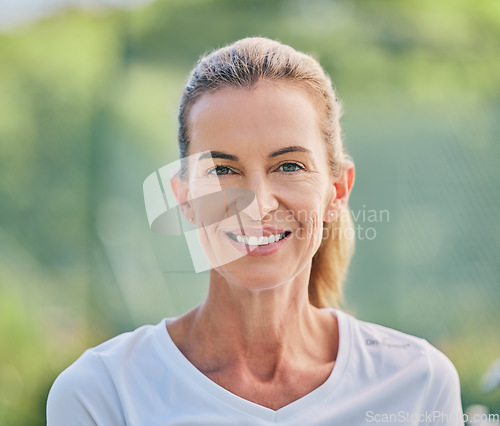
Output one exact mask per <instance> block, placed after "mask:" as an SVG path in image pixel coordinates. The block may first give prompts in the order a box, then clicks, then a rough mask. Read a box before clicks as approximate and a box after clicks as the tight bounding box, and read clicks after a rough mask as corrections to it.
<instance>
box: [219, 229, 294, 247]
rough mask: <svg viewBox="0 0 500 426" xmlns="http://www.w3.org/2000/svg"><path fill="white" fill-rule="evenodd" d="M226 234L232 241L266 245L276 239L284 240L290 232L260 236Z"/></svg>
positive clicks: (251, 244) (276, 240)
mask: <svg viewBox="0 0 500 426" xmlns="http://www.w3.org/2000/svg"><path fill="white" fill-rule="evenodd" d="M226 234H227V236H228V237H229V238H231V239H232V240H233V241H236V242H238V243H243V244H246V245H249V246H267V245H269V244H272V243H277V242H278V241H281V240H284V239H285V238H286V237H288V236H289V235H290V234H291V232H290V231H285V232H283V233H281V234H273V235H267V236H261V237H252V236H247V235H236V234H233V233H232V232H226Z"/></svg>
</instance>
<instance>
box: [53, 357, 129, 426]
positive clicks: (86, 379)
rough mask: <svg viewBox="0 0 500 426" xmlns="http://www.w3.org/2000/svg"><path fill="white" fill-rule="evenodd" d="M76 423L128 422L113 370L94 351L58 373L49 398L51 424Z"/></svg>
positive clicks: (67, 425)
mask: <svg viewBox="0 0 500 426" xmlns="http://www.w3.org/2000/svg"><path fill="white" fill-rule="evenodd" d="M76 425H78V426H94V425H97V426H108V425H113V426H119V425H125V420H124V418H123V413H122V409H121V405H120V400H119V398H118V394H117V391H116V388H115V386H114V384H113V381H112V380H111V377H110V375H109V372H108V370H107V368H106V366H105V365H104V363H103V362H102V361H101V359H100V358H99V356H98V355H97V354H95V353H93V352H91V351H87V352H85V353H84V354H83V355H82V356H81V357H80V358H79V359H78V360H77V361H76V362H75V363H74V364H72V365H71V366H70V367H68V368H67V369H66V370H64V371H63V372H62V373H61V374H60V375H59V376H58V377H57V379H56V380H55V382H54V384H53V385H52V387H51V389H50V392H49V396H48V399H47V426H76Z"/></svg>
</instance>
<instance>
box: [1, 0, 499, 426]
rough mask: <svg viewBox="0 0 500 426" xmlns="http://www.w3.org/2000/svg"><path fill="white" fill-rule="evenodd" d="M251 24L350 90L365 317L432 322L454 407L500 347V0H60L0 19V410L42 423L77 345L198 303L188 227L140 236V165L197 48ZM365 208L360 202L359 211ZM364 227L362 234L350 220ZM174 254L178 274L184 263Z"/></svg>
mask: <svg viewBox="0 0 500 426" xmlns="http://www.w3.org/2000/svg"><path fill="white" fill-rule="evenodd" d="M249 35H263V36H268V37H271V38H275V39H278V40H280V41H282V42H285V43H288V44H290V45H292V46H294V47H295V48H296V49H299V50H303V51H306V52H309V53H312V54H313V55H315V56H316V57H317V58H318V59H319V60H320V62H321V63H322V64H323V66H324V67H325V68H326V69H327V71H328V72H329V73H330V74H331V76H332V78H333V81H334V83H335V85H336V87H337V88H338V91H339V95H340V97H341V98H342V99H343V103H344V110H345V116H344V120H343V123H344V134H345V137H346V145H347V148H348V150H349V152H350V153H351V154H352V155H353V157H354V159H355V162H356V184H355V188H354V192H353V195H352V197H351V202H350V206H351V209H352V210H353V212H354V213H355V214H357V213H359V212H363V211H365V212H366V211H367V210H375V211H380V210H388V211H389V212H390V219H389V221H388V222H387V221H379V222H377V223H369V222H367V221H366V220H364V221H363V220H361V219H360V220H359V225H360V226H362V227H363V230H365V231H366V228H367V227H374V229H375V230H376V238H375V239H367V238H364V239H360V240H358V242H357V252H356V256H355V259H354V261H353V264H352V267H351V271H350V275H349V279H348V283H347V286H346V298H347V303H346V307H347V309H348V310H350V311H352V312H354V313H356V314H357V315H358V316H359V317H361V318H363V319H367V320H372V321H375V322H379V323H382V324H385V325H388V326H391V327H394V328H398V329H401V330H403V331H406V332H409V333H413V334H416V335H419V336H422V337H425V338H427V339H428V340H430V341H431V342H432V343H433V344H435V345H436V346H438V347H439V348H440V349H442V350H443V351H444V352H445V353H446V354H447V355H448V356H449V357H450V358H451V359H452V361H453V362H454V363H455V365H456V366H457V369H458V371H459V373H460V376H461V381H462V388H463V389H462V395H463V402H464V406H467V405H469V404H472V403H482V404H486V405H488V407H489V409H490V410H491V411H494V412H498V411H499V410H500V391H496V392H494V393H491V394H488V395H483V394H481V393H480V390H479V380H480V377H481V375H482V374H483V373H484V372H485V371H486V369H487V367H488V365H489V363H491V362H492V361H493V360H494V359H495V358H496V357H498V356H500V341H499V338H498V336H499V331H500V310H499V309H498V306H499V302H500V292H499V283H500V265H499V263H498V259H499V257H500V256H499V255H500V247H499V244H498V243H499V241H500V225H499V222H498V220H497V219H498V214H497V211H498V209H499V208H500V197H499V187H500V173H499V169H498V166H499V153H500V145H499V144H498V136H497V135H498V134H500V122H499V121H498V117H499V116H500V84H499V83H500V82H499V77H498V76H499V75H500V48H499V46H500V45H499V43H498V40H499V39H500V2H498V1H497V0H483V1H481V2H471V1H465V0H453V1H452V0H442V1H439V2H436V1H431V0H424V1H416V0H410V1H405V2H401V1H396V0H377V1H375V0H367V1H362V0H357V1H347V0H338V1H333V0H313V1H307V2H306V1H305V0H274V1H264V0H251V1H243V0H211V1H201V0H187V1H182V2H181V1H179V0H169V1H156V2H154V3H152V4H150V5H147V6H145V7H142V8H139V9H136V10H132V11H123V10H122V11H120V10H109V11H101V12H99V13H91V12H90V11H86V12H84V11H77V10H67V11H64V12H61V13H59V14H57V15H55V16H52V17H50V18H46V19H44V20H42V21H40V22H37V23H35V24H32V25H29V26H25V27H19V28H17V29H15V30H11V31H9V32H7V33H4V34H1V35H0V57H1V58H2V60H1V63H0V147H1V154H0V197H1V206H2V207H1V211H0V218H1V221H0V224H1V225H0V226H1V228H0V242H1V246H0V254H1V257H0V277H1V282H0V336H1V337H0V424H6V425H7V424H8V425H36V424H44V422H45V421H44V406H45V400H46V396H47V392H48V389H49V387H50V384H51V383H52V381H53V380H54V378H55V376H56V375H57V374H58V373H59V372H60V371H61V370H62V369H63V368H65V366H67V365H69V364H70V363H71V362H72V361H73V360H74V359H75V358H76V357H77V356H79V354H81V353H82V351H83V350H84V349H85V348H87V347H89V346H91V345H95V344H97V343H99V342H100V341H102V340H104V339H106V338H109V337H111V336H112V335H114V334H116V333H118V332H121V331H125V330H129V329H131V328H133V327H135V326H138V325H140V324H143V323H145V322H155V321H158V320H159V319H160V318H161V317H162V316H172V315H178V314H180V313H181V312H183V311H185V310H186V309H188V308H190V307H191V306H193V305H194V304H195V303H197V302H198V301H200V300H201V299H202V298H203V296H204V294H205V291H206V288H205V287H206V281H207V277H206V275H204V274H201V275H195V274H193V273H189V271H190V268H191V269H192V267H191V265H190V264H189V262H188V263H186V259H188V255H187V249H186V247H185V243H184V242H183V241H182V238H180V237H179V238H177V237H172V238H170V239H168V240H166V239H165V238H164V237H160V236H158V235H154V234H151V233H150V231H149V228H148V225H147V220H146V216H145V213H144V207H143V200H142V182H143V180H144V178H145V177H146V176H147V175H148V174H149V173H151V172H152V171H154V170H156V169H157V168H159V167H161V166H163V165H164V164H166V163H168V162H170V161H173V160H174V159H175V158H176V153H177V148H176V146H175V140H176V107H177V102H178V99H179V96H180V93H181V91H182V85H183V82H184V81H185V79H186V77H187V73H188V72H189V70H190V68H191V67H192V66H193V64H194V63H195V61H196V60H197V58H198V57H199V56H200V55H201V54H203V53H204V52H206V51H207V50H209V49H212V48H216V47H218V46H221V45H223V44H226V43H228V42H231V41H234V40H236V39H238V38H241V37H245V36H249ZM360 217H362V216H360ZM363 235H366V234H363ZM186 272H188V273H186Z"/></svg>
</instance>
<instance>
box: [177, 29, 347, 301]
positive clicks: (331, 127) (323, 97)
mask: <svg viewBox="0 0 500 426" xmlns="http://www.w3.org/2000/svg"><path fill="white" fill-rule="evenodd" d="M262 79H265V80H268V81H279V82H287V83H289V84H295V85H299V86H301V87H303V88H305V89H306V90H307V91H308V92H309V93H310V94H312V96H313V99H315V101H316V102H315V104H316V105H317V107H318V108H319V113H320V116H321V118H322V119H321V131H322V134H323V136H324V139H325V143H326V147H327V155H328V163H329V167H330V171H331V173H332V177H333V178H338V177H339V176H340V175H341V173H342V171H343V167H344V165H345V164H346V160H350V161H352V159H351V158H350V157H349V155H348V154H347V152H346V151H345V149H344V147H343V144H342V134H341V128H340V122H339V119H340V115H341V104H340V102H339V101H338V99H337V98H336V96H335V92H334V90H333V87H332V83H331V80H330V78H329V77H328V75H327V74H326V73H325V71H324V70H323V68H322V67H321V65H320V64H319V63H318V61H316V60H315V59H314V58H313V57H311V56H309V55H306V54H304V53H301V52H298V51H296V50H295V49H293V48H292V47H290V46H287V45H284V44H281V43H279V42H277V41H274V40H270V39H267V38H262V37H248V38H244V39H242V40H239V41H237V42H235V43H233V44H231V45H228V46H225V47H222V48H220V49H218V50H215V51H213V52H211V53H209V54H207V55H205V56H203V57H202V58H201V59H200V60H199V61H198V63H197V64H196V66H195V67H194V69H193V70H192V72H191V74H190V76H189V78H188V81H187V83H186V86H185V88H184V92H183V94H182V97H181V102H180V106H179V116H178V120H179V129H178V143H179V153H180V158H181V159H184V158H186V157H187V156H188V151H189V111H190V109H191V107H192V106H193V105H194V103H195V102H196V101H197V100H198V99H199V98H200V97H201V96H202V95H203V94H206V93H212V92H214V91H216V90H218V89H220V88H223V87H235V88H243V89H244V88H246V89H250V88H252V87H253V86H255V85H256V84H257V82H258V81H259V80H262ZM184 172H185V168H184V167H183V168H182V169H181V175H182V174H184ZM353 231H354V226H353V222H352V218H351V215H350V213H349V209H348V208H347V206H346V208H345V210H344V211H343V212H342V214H341V215H339V217H338V219H337V220H336V221H335V222H332V223H323V232H324V238H323V240H322V242H321V246H320V247H319V249H318V251H317V252H316V253H315V255H314V257H313V261H312V269H311V275H310V280H309V300H310V302H311V303H312V304H313V305H314V306H317V307H327V306H332V305H334V306H338V305H339V303H340V302H341V300H342V285H343V282H344V280H345V276H346V274H347V269H348V266H349V263H350V261H351V257H352V254H353V252H354V232H353ZM347 234H349V235H347ZM325 235H326V237H325Z"/></svg>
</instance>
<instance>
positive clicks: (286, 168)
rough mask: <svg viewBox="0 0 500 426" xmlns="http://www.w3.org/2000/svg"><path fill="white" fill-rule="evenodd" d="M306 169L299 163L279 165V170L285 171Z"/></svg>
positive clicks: (291, 171)
mask: <svg viewBox="0 0 500 426" xmlns="http://www.w3.org/2000/svg"><path fill="white" fill-rule="evenodd" d="M304 169H305V167H304V166H302V165H301V164H299V163H283V164H282V165H281V166H279V167H278V169H277V170H279V171H280V172H285V173H293V172H298V171H300V170H304Z"/></svg>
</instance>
